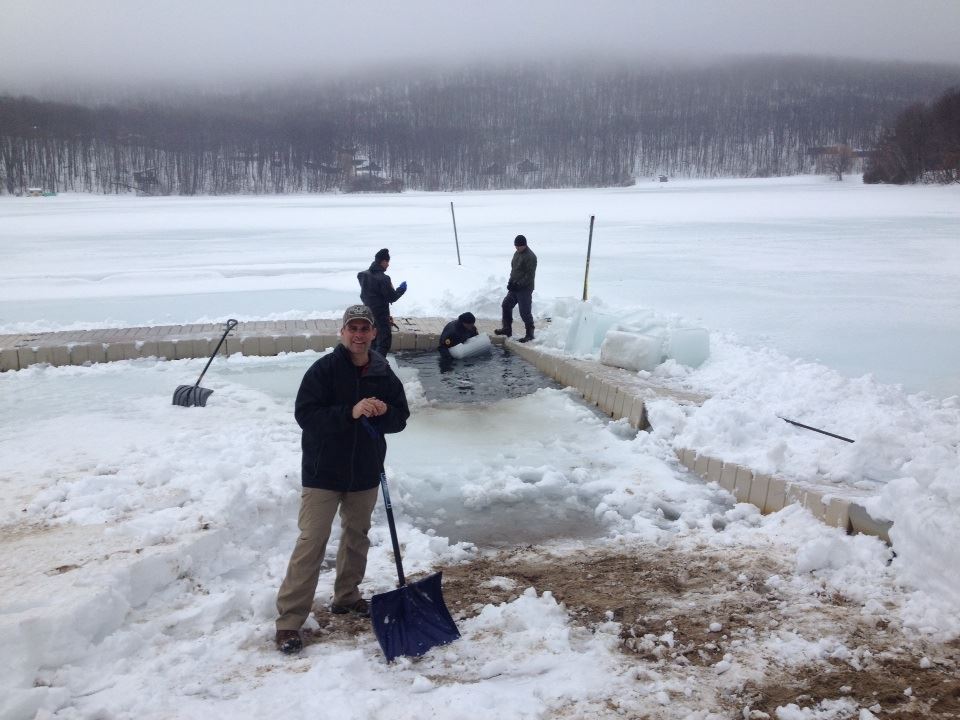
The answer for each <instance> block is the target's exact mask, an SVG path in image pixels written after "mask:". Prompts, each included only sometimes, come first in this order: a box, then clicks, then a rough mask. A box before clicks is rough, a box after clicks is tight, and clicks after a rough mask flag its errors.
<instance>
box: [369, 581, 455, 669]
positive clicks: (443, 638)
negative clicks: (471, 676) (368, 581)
mask: <svg viewBox="0 0 960 720" xmlns="http://www.w3.org/2000/svg"><path fill="white" fill-rule="evenodd" d="M442 575H443V573H434V574H433V575H430V576H428V577H425V578H423V580H417V581H416V582H413V583H409V584H407V585H404V586H403V587H399V588H397V589H396V590H390V591H389V592H385V593H380V594H379V595H374V596H373V597H372V598H371V599H370V619H371V620H372V621H373V632H374V634H375V635H376V636H377V640H378V641H379V642H380V647H381V648H382V649H383V654H384V655H386V656H387V662H392V661H393V659H394V658H396V657H399V656H400V655H405V656H407V657H420V656H421V655H423V654H424V653H425V652H427V651H428V650H430V648H434V647H437V646H438V645H446V644H447V643H451V642H453V641H454V640H456V639H457V638H458V637H460V631H459V630H457V626H456V624H455V623H454V622H453V618H452V617H450V611H449V610H447V606H446V603H444V602H443V590H442V589H441V587H440V581H441V577H442Z"/></svg>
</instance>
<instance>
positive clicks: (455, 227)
mask: <svg viewBox="0 0 960 720" xmlns="http://www.w3.org/2000/svg"><path fill="white" fill-rule="evenodd" d="M450 217H452V218H453V241H454V242H455V243H456V244H457V265H459V264H460V238H458V237H457V215H456V213H454V212H453V202H452V201H451V202H450Z"/></svg>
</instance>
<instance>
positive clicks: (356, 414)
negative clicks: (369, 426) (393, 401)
mask: <svg viewBox="0 0 960 720" xmlns="http://www.w3.org/2000/svg"><path fill="white" fill-rule="evenodd" d="M386 412H387V404H386V403H385V402H384V401H383V400H377V398H372V397H371V398H364V399H363V400H361V401H360V402H358V403H357V404H356V405H354V406H353V413H352V414H353V419H354V420H359V419H360V418H361V417H377V416H378V415H383V414H384V413H386Z"/></svg>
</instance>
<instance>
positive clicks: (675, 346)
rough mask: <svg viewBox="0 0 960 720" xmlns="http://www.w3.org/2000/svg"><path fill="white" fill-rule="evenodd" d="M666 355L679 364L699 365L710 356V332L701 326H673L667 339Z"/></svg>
mask: <svg viewBox="0 0 960 720" xmlns="http://www.w3.org/2000/svg"><path fill="white" fill-rule="evenodd" d="M667 357H671V358H673V359H674V360H676V361H677V362H678V363H680V364H681V365H687V366H689V367H693V368H695V367H700V366H701V365H702V364H703V363H704V361H705V360H706V359H707V358H708V357H710V334H709V333H708V332H707V331H706V330H704V329H703V328H673V329H672V330H670V337H669V338H668V340H667Z"/></svg>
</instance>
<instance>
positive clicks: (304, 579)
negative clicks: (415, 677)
mask: <svg viewBox="0 0 960 720" xmlns="http://www.w3.org/2000/svg"><path fill="white" fill-rule="evenodd" d="M376 335H377V328H376V326H375V325H374V322H373V314H372V313H371V312H370V309H369V308H367V307H365V306H363V305H353V306H351V307H349V308H347V311H346V312H345V313H344V314H343V325H342V328H341V330H340V344H339V345H337V347H336V348H334V350H333V352H331V353H329V354H328V355H324V356H323V357H322V358H320V359H319V360H317V361H316V362H315V363H314V364H313V365H312V366H311V367H310V369H309V370H307V372H306V374H305V375H304V376H303V381H302V383H301V384H300V391H299V392H298V393H297V401H296V407H295V410H294V415H295V417H296V419H297V423H298V424H299V425H300V427H301V429H302V430H303V433H302V436H301V447H302V450H303V456H302V463H301V475H302V484H303V491H302V493H301V500H300V515H299V520H298V526H299V528H300V536H299V537H298V538H297V544H296V547H295V548H294V550H293V555H292V556H291V558H290V564H289V566H288V567H287V575H286V577H285V578H284V580H283V584H282V585H281V586H280V592H279V593H278V595H277V613H278V616H277V623H276V627H277V635H276V643H277V648H278V649H279V650H280V651H282V652H285V653H295V652H298V651H299V650H300V649H301V647H302V645H303V643H302V640H301V638H300V627H301V626H302V625H303V623H304V622H305V621H306V619H307V617H308V616H309V615H310V610H311V608H312V606H313V599H314V594H315V593H316V590H317V581H318V578H319V575H320V566H321V564H322V563H323V558H324V554H325V553H326V548H327V540H328V539H329V538H330V530H331V527H332V525H333V519H334V516H335V515H336V513H337V510H338V508H339V510H340V521H341V530H342V532H341V535H340V547H339V549H338V550H337V575H336V580H335V581H334V586H333V604H332V605H331V606H330V611H331V612H333V613H336V614H345V613H354V614H357V615H362V616H367V615H369V610H368V607H367V602H366V600H364V599H363V598H362V597H361V595H360V589H359V586H360V582H361V581H362V580H363V576H364V574H365V573H366V568H367V551H368V550H369V549H370V541H369V539H368V538H367V533H368V532H369V530H370V523H371V516H372V515H373V508H374V506H375V505H376V502H377V489H378V487H379V482H380V473H382V472H383V461H384V458H385V457H386V453H387V443H386V440H384V434H386V433H395V432H400V431H401V430H403V429H404V428H405V427H406V425H407V418H408V417H410V409H409V408H408V406H407V397H406V394H405V393H404V391H403V383H401V382H400V379H399V378H398V377H397V376H396V375H395V374H394V373H393V371H392V370H391V369H390V366H389V365H388V364H387V362H386V360H384V358H383V356H381V355H380V354H378V353H376V352H373V351H371V350H370V345H371V343H372V342H373V340H374V338H375V337H376ZM362 422H363V423H369V424H370V425H372V426H373V428H374V429H375V431H374V432H368V431H367V429H366V428H364V427H362Z"/></svg>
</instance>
